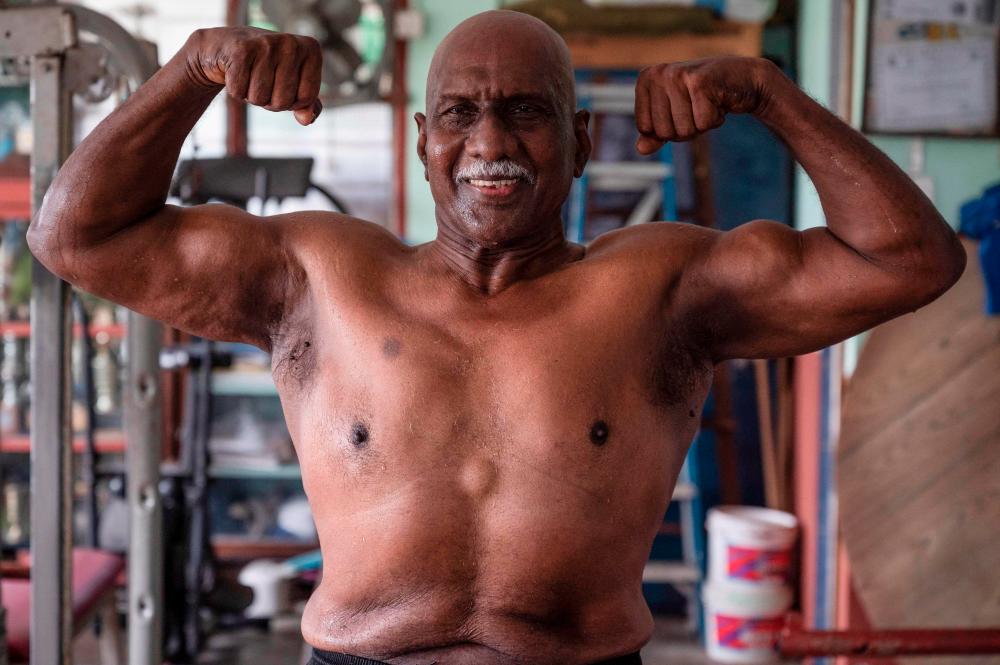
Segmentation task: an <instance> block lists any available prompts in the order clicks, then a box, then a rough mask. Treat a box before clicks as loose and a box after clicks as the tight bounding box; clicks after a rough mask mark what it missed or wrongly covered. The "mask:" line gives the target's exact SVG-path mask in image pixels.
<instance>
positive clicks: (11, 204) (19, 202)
mask: <svg viewBox="0 0 1000 665" xmlns="http://www.w3.org/2000/svg"><path fill="white" fill-rule="evenodd" d="M28 219H31V179H30V178H27V177H21V176H16V177H9V176H0V222H7V221H10V220H17V221H27V220H28Z"/></svg>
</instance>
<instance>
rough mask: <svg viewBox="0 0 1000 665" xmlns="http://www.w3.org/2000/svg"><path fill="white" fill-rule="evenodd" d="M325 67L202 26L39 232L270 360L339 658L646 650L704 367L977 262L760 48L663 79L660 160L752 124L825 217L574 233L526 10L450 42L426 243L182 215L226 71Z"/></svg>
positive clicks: (668, 71) (838, 322)
mask: <svg viewBox="0 0 1000 665" xmlns="http://www.w3.org/2000/svg"><path fill="white" fill-rule="evenodd" d="M319 70H320V54H319V51H318V47H317V45H316V43H315V42H314V41H312V40H311V39H308V38H303V37H295V36H291V35H281V34H274V33H270V32H264V31H260V30H254V29H250V28H220V29H212V30H203V31H198V32H196V33H195V34H194V35H192V36H191V38H190V40H189V41H188V42H187V44H186V45H185V46H184V48H183V49H182V50H181V51H180V52H179V53H178V54H177V55H176V56H175V57H174V58H173V59H172V60H171V61H170V62H168V63H167V64H166V65H165V66H164V67H163V69H161V70H160V71H159V73H157V74H156V76H154V77H153V78H152V79H151V80H150V81H149V82H148V83H147V84H146V85H145V86H143V87H142V88H141V89H140V90H139V91H138V92H137V93H136V94H135V95H133V96H132V98H131V99H129V100H128V102H127V103H126V104H124V105H123V106H122V107H121V108H119V109H118V110H116V111H115V112H114V113H112V114H111V115H110V116H109V117H108V118H107V119H106V120H105V121H104V122H103V123H101V125H100V126H99V127H97V129H95V130H94V131H93V132H92V133H91V134H90V136H88V137H87V139H86V140H85V141H84V142H83V143H82V144H81V145H80V146H79V147H78V148H77V149H76V151H75V152H74V153H73V155H72V157H71V158H70V159H69V160H68V161H67V162H66V164H65V166H64V167H63V169H62V170H61V171H60V173H59V175H58V178H57V179H56V181H55V182H54V184H53V185H52V188H51V190H50V191H49V194H48V196H47V198H46V200H45V204H44V206H43V208H42V210H41V211H40V213H39V214H38V216H37V218H36V219H35V220H34V222H33V224H32V226H31V230H30V233H29V242H30V245H31V248H32V250H33V251H34V253H35V255H36V256H38V258H39V259H40V260H41V261H42V262H43V263H44V264H45V265H46V266H48V267H49V268H50V269H51V270H52V271H54V272H55V273H56V274H58V275H60V276H62V277H63V278H65V279H67V280H69V281H70V282H72V283H73V284H76V285H78V286H80V287H81V288H83V289H86V290H87V291H91V292H93V293H96V294H98V295H100V296H103V297H105V298H108V299H110V300H113V301H115V302H119V303H122V304H124V305H126V306H128V307H130V308H132V309H135V310H137V311H140V312H143V313H145V314H147V315H149V316H152V317H155V318H157V319H160V320H162V321H164V322H166V323H168V324H170V325H173V326H176V327H178V328H180V329H182V330H187V331H189V332H192V333H194V334H197V335H201V336H204V337H210V338H214V339H220V340H237V341H242V342H249V343H251V344H255V345H257V346H259V347H261V348H263V349H265V350H267V351H270V352H271V353H272V354H273V371H274V378H275V381H276V383H277V385H278V389H279V392H280V395H281V400H282V404H283V405H284V409H285V415H286V418H287V421H288V426H289V429H290V431H291V434H292V436H293V438H294V440H295V446H296V449H297V451H298V455H299V459H300V461H301V465H302V476H303V482H304V484H305V488H306V492H307V494H308V496H309V500H310V502H311V505H312V508H313V514H314V517H315V520H316V525H317V527H318V529H319V537H320V542H321V545H322V548H323V564H324V570H323V581H322V584H321V585H320V586H319V588H318V589H317V590H316V592H315V593H314V595H313V597H312V599H311V600H310V602H309V605H308V607H307V610H306V613H305V616H304V618H303V622H302V631H303V634H304V636H305V639H306V640H307V641H308V643H309V644H311V645H313V646H314V647H315V648H316V649H317V651H316V652H315V656H314V658H315V662H317V663H339V662H349V663H362V662H371V661H366V660H363V659H357V660H351V659H350V658H349V657H347V656H343V655H338V654H354V655H356V656H359V657H364V658H369V659H377V660H379V661H385V662H390V663H420V664H426V663H447V664H451V663H477V664H488V663H565V664H577V663H580V664H582V663H596V662H602V661H611V662H622V663H625V662H639V661H638V656H637V653H636V652H637V651H638V650H639V648H640V647H641V646H642V645H643V644H644V643H645V642H646V641H647V640H648V639H649V637H650V633H651V631H652V627H653V621H652V618H651V616H650V613H649V610H648V609H647V607H646V604H645V602H644V601H643V596H642V591H641V583H640V581H641V577H642V570H643V564H644V563H645V562H646V559H647V556H648V555H649V550H650V546H651V543H652V540H653V536H654V534H655V533H656V531H657V526H658V525H659V524H660V521H661V519H662V517H663V512H664V510H665V507H666V505H667V502H668V499H669V497H670V494H671V491H672V488H673V485H674V482H675V479H676V478H677V475H678V472H679V470H680V467H681V463H682V461H683V459H684V455H685V451H686V450H687V448H688V444H689V442H690V441H691V440H692V437H693V436H694V434H695V430H696V429H697V428H698V422H699V414H700V412H701V408H702V404H703V402H704V400H705V397H706V394H707V392H708V389H709V381H710V377H711V375H712V366H713V364H714V363H717V362H719V361H721V360H724V359H727V358H767V357H776V356H791V355H795V354H800V353H805V352H808V351H813V350H815V349H819V348H821V347H823V346H825V345H828V344H832V343H834V342H837V341H839V340H842V339H844V338H846V337H848V336H850V335H854V334H855V333H858V332H860V331H862V330H865V329H867V328H870V327H872V326H874V325H875V324H878V323H880V322H882V321H885V320H886V319H889V318H892V317H894V316H897V315H899V314H903V313H905V312H909V311H912V310H914V309H916V308H918V307H920V306H922V305H924V304H926V303H928V302H929V301H931V300H933V299H934V298H935V297H936V296H938V295H939V294H941V293H942V292H943V291H945V290H946V289H947V288H948V287H949V286H950V285H951V284H952V283H953V282H954V281H955V280H956V279H957V277H958V276H959V274H960V273H961V271H962V268H963V266H964V261H965V255H964V252H963V251H962V249H961V247H960V245H959V243H958V242H957V240H956V237H955V235H954V233H952V231H951V230H950V229H949V227H948V226H947V224H946V223H945V222H944V221H943V220H942V219H941V217H940V216H939V215H938V213H937V212H936V211H935V209H934V207H933V205H931V203H930V202H929V201H928V200H927V199H926V198H925V197H924V196H923V194H921V193H920V191H919V190H918V189H917V188H916V187H915V186H914V185H913V183H912V182H910V180H909V179H908V178H907V177H906V176H905V175H904V174H903V173H902V172H901V171H900V170H899V169H898V168H897V167H896V166H895V165H894V164H893V163H892V162H891V161H890V160H889V159H887V158H886V157H885V156H884V155H882V154H881V153H880V152H879V151H878V150H876V149H875V148H874V147H872V146H871V145H870V144H869V143H868V142H867V141H866V140H865V139H864V138H863V137H862V136H860V135H859V134H857V133H856V132H854V131H853V130H851V129H850V128H849V127H847V126H845V125H844V124H843V123H841V122H840V121H839V120H837V119H836V118H835V117H834V116H833V115H831V114H830V113H828V112H827V111H825V110H824V109H823V108H822V107H821V106H819V105H818V104H816V103H815V102H814V101H812V100H811V99H810V98H809V97H808V96H807V95H805V94H803V93H802V92H801V91H799V90H798V88H796V86H795V85H794V84H793V83H792V82H791V81H789V80H788V79H787V78H785V77H784V76H783V75H782V74H781V73H780V72H779V71H778V70H777V69H776V68H774V67H773V66H772V65H770V64H769V63H768V62H766V61H763V60H756V59H744V58H724V59H713V60H705V61H700V62H691V63H678V64H673V65H660V66H656V67H651V68H649V69H646V70H645V71H643V73H642V74H641V76H640V78H639V83H638V86H637V97H636V116H637V122H638V128H639V130H640V132H641V138H640V139H639V144H638V147H639V149H640V151H642V152H645V153H649V152H652V151H654V150H656V149H658V148H659V147H660V146H662V145H663V143H664V142H666V141H674V140H685V139H690V138H692V137H693V136H695V135H696V134H698V133H699V132H703V131H705V130H708V129H711V128H713V127H716V126H718V125H719V124H721V123H722V121H723V117H724V116H725V115H726V114H727V113H751V114H754V115H755V116H756V117H757V118H759V119H760V120H761V121H763V122H764V123H765V124H766V125H767V126H768V127H770V128H771V129H772V130H773V131H774V132H775V133H776V134H777V135H778V136H780V137H781V139H783V140H784V141H785V142H786V143H787V144H788V145H789V146H790V148H791V150H792V152H793V153H794V154H795V156H796V157H797V159H798V160H799V162H801V163H802V165H803V166H804V167H805V169H806V170H807V171H808V173H809V175H810V176H811V177H812V180H813V182H814V183H815V184H816V187H817V189H818V190H819V193H820V197H821V199H822V202H823V206H824V210H825V212H826V216H827V221H828V223H829V226H828V227H827V228H817V229H812V230H809V231H805V232H801V233H799V232H796V231H794V230H792V229H790V228H788V227H787V226H784V225H781V224H777V223H774V222H768V221H754V222H751V223H749V224H746V225H744V226H741V227H740V228H738V229H736V230H734V231H730V232H728V233H719V232H716V231H713V230H709V229H705V228H699V227H696V226H693V225H688V224H648V225H644V226H641V227H637V228H629V229H625V230H621V231H616V232H613V233H608V234H606V235H604V236H602V237H601V238H599V239H597V240H595V241H594V242H593V243H592V244H590V245H589V246H588V247H581V246H579V245H575V244H573V243H570V242H567V241H566V239H565V238H564V237H563V231H562V222H561V220H560V214H559V211H560V208H561V206H562V204H563V201H564V200H565V199H566V196H567V193H568V191H569V188H570V184H571V182H572V179H573V177H574V176H579V175H580V173H581V172H582V171H583V168H584V165H585V164H586V162H587V158H588V155H589V153H590V148H591V145H590V140H589V138H588V136H587V121H588V116H587V112H586V111H576V112H574V97H573V79H572V72H571V65H570V59H569V55H568V52H567V49H566V46H565V44H564V43H563V42H562V40H561V39H560V38H559V37H558V35H556V34H555V33H554V32H553V31H551V30H550V29H549V28H548V27H546V26H545V25H544V24H542V23H540V22H539V21H537V20H535V19H533V18H529V17H527V16H525V15H522V14H516V13H511V12H489V13H486V14H480V15H478V16H475V17H473V18H472V19H469V20H468V21H466V22H464V23H463V24H461V25H460V26H459V27H458V28H456V29H455V30H454V31H453V32H452V33H451V34H450V35H449V36H448V37H447V38H446V39H445V40H444V41H443V42H442V43H441V45H440V47H439V48H438V51H437V53H436V55H435V57H434V61H433V64H432V66H431V74H430V76H429V77H428V90H427V108H426V115H425V114H423V113H419V114H417V116H416V121H417V125H418V127H419V139H418V145H417V150H418V151H419V153H420V157H421V159H422V160H423V162H424V164H425V166H426V174H427V179H428V180H429V182H430V187H431V191H432V193H433V195H434V200H435V203H436V206H437V207H436V217H437V226H438V236H437V239H436V240H434V241H433V242H430V243H427V244H425V245H421V246H418V247H407V246H406V245H404V244H402V243H401V242H399V240H397V239H396V238H395V237H394V236H393V235H392V234H390V233H388V232H387V231H385V230H383V229H382V228H380V227H378V226H376V225H374V224H370V223H367V222H363V221H361V220H357V219H352V218H349V217H346V216H344V215H338V214H334V213H327V212H310V213H295V214H289V215H280V216H276V217H273V218H266V219H261V218H259V217H255V216H253V215H249V214H247V213H245V212H242V211H240V210H237V209H235V208H232V207H227V206H224V205H206V206H196V207H191V208H178V207H174V206H167V205H164V201H165V199H166V196H167V189H168V185H169V182H170V178H171V173H172V171H173V167H174V163H175V160H176V157H177V154H178V152H179V150H180V148H181V143H182V141H183V140H184V137H185V136H186V135H187V133H188V132H189V130H190V129H191V127H192V126H193V125H194V123H195V121H196V120H197V119H198V118H199V116H201V114H202V112H203V111H204V110H205V108H206V106H207V105H208V103H209V102H210V101H211V100H212V98H213V97H215V96H216V94H217V93H218V92H219V91H220V90H222V89H223V87H225V88H226V90H227V92H228V93H229V94H231V95H234V96H235V97H237V98H239V99H246V100H247V101H249V102H250V103H252V104H256V105H259V106H264V107H265V108H268V109H271V110H275V111H280V110H287V109H292V110H293V111H294V113H295V116H296V118H298V119H299V121H300V122H302V123H308V122H311V121H312V120H313V119H314V118H315V116H316V115H317V113H318V112H319V104H318V102H317V99H316V97H317V94H318V92H319V80H320V76H319ZM292 660H293V658H292V657H291V656H290V657H289V662H292Z"/></svg>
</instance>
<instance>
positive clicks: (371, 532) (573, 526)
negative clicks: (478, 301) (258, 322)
mask: <svg viewBox="0 0 1000 665" xmlns="http://www.w3.org/2000/svg"><path fill="white" fill-rule="evenodd" d="M452 411H454V412H457V413H459V414H462V413H463V410H462V409H461V408H460V407H459V408H454V409H453V410H452ZM636 411H638V412H635V413H632V414H630V416H631V417H630V418H628V419H627V420H626V419H625V418H624V414H616V415H615V417H613V418H612V417H611V416H609V415H607V414H605V416H603V417H604V418H607V419H609V420H612V424H611V426H610V427H611V428H612V430H611V434H610V436H609V438H608V440H607V441H605V442H604V443H603V444H602V445H597V444H595V443H594V442H593V441H591V440H590V439H589V438H588V437H587V423H588V422H589V420H592V419H593V414H592V413H587V414H580V416H579V417H574V416H573V415H572V414H571V413H564V414H562V415H561V417H560V418H558V419H556V420H555V421H554V422H548V423H547V422H540V421H538V420H537V419H535V418H531V417H530V415H531V414H530V413H529V412H521V413H520V414H519V415H520V418H519V421H520V423H521V426H520V427H517V428H514V429H510V425H509V422H508V423H507V427H506V428H504V429H503V430H502V431H503V432H504V435H503V436H497V435H496V430H494V434H493V435H490V434H489V432H490V429H489V426H490V425H491V423H492V425H493V426H495V424H496V423H495V420H496V419H495V418H492V419H489V418H488V419H487V422H486V423H485V424H484V423H482V422H476V421H475V418H474V417H473V416H472V415H469V420H467V421H466V422H465V423H464V424H463V425H461V426H459V427H458V428H457V429H458V430H460V431H462V432H464V433H465V437H464V438H455V437H454V435H455V433H456V430H455V428H454V427H449V428H447V431H441V430H438V431H428V430H421V431H417V432H414V431H409V428H403V429H396V430H393V429H392V428H391V427H389V426H388V425H386V426H385V428H383V429H382V431H383V432H386V433H385V434H384V435H383V436H382V437H379V436H376V435H375V434H374V430H376V429H378V428H377V427H373V435H372V441H371V449H369V450H350V449H348V448H347V447H343V448H341V449H338V451H337V452H336V453H330V452H329V451H326V452H327V454H318V452H317V451H319V450H321V449H323V448H324V446H321V445H318V442H315V443H314V444H310V445H305V446H300V457H301V458H302V463H303V480H304V483H305V485H306V489H307V493H308V494H309V498H310V503H311V505H312V506H313V512H314V516H315V519H316V523H317V528H318V530H319V534H320V541H321V546H322V550H323V559H324V573H323V581H322V583H321V585H320V587H319V588H318V589H317V591H316V593H315V595H314V596H313V598H312V599H311V601H310V603H309V606H308V611H307V614H306V616H305V617H304V620H303V633H304V635H305V637H306V640H307V641H308V642H309V643H310V644H313V645H314V646H316V647H319V648H324V649H328V650H334V651H347V652H351V653H359V654H361V655H368V656H370V657H381V658H388V657H390V656H400V655H405V654H412V653H416V652H422V651H424V650H426V649H429V648H437V647H447V648H461V649H468V648H469V646H470V645H476V646H481V647H483V648H486V649H488V650H489V653H491V654H495V655H496V656H497V659H496V662H505V661H504V660H503V658H506V657H512V658H515V660H517V659H518V658H521V659H524V658H527V659H529V660H536V661H538V660H539V659H540V655H539V654H538V653H537V652H533V653H530V654H529V653H524V652H523V650H524V649H525V645H531V648H532V649H538V648H541V649H543V650H545V651H546V652H547V653H548V654H549V656H546V657H551V658H553V659H556V660H559V659H562V661H563V662H573V660H575V659H576V658H581V657H582V658H585V659H586V660H596V659H599V658H603V657H607V656H613V655H616V654H617V653H620V652H625V651H630V650H635V649H637V648H638V647H639V646H641V644H642V643H644V642H645V640H646V639H648V636H649V631H650V630H651V625H652V624H651V618H650V616H649V613H648V610H647V609H646V605H645V602H644V600H643V598H642V593H641V576H642V568H643V565H644V563H645V561H646V558H647V557H648V554H649V548H650V545H651V543H652V539H653V537H654V535H655V533H656V529H657V527H658V525H659V523H660V521H661V520H662V516H663V511H664V510H665V508H666V504H667V501H668V497H669V494H670V492H671V490H672V487H673V483H674V481H675V479H676V477H677V473H678V471H679V469H680V465H681V463H682V461H683V456H684V453H685V451H686V449H687V445H688V443H689V441H690V437H691V435H693V427H692V425H691V424H690V419H689V418H688V416H687V414H686V413H685V414H683V415H684V419H683V420H681V421H680V422H676V423H674V422H665V417H664V415H663V414H662V413H657V412H654V411H653V410H652V409H650V410H648V412H647V411H645V410H643V409H637V410H636ZM386 420H387V421H391V420H392V418H387V419H386ZM459 420H461V418H459ZM450 422H452V423H454V422H455V419H454V418H452V419H451V421H450ZM484 427H485V429H484ZM317 429H320V430H321V429H322V428H317ZM430 429H431V430H433V428H430ZM389 432H392V434H389ZM581 432H582V434H581ZM666 432H673V433H674V434H673V436H671V437H669V438H668V437H667V436H666V434H665V433H666ZM352 457H353V458H352ZM473 660H474V661H475V662H490V659H489V658H486V656H485V655H484V654H482V653H479V654H477V655H476V656H475V658H473ZM541 660H544V658H542V659H541Z"/></svg>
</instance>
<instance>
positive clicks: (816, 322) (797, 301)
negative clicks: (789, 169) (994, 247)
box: [678, 220, 914, 361]
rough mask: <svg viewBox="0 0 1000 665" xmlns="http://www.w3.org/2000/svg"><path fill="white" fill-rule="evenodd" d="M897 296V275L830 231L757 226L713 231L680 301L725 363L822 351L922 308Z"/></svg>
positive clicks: (699, 334) (695, 258)
mask: <svg viewBox="0 0 1000 665" xmlns="http://www.w3.org/2000/svg"><path fill="white" fill-rule="evenodd" d="M899 293H900V284H899V276H898V272H897V271H895V270H893V269H892V267H891V266H883V265H880V264H879V263H878V262H877V261H875V260H872V259H871V258H869V257H865V256H864V255H862V254H860V253H858V252H857V251H856V250H855V249H854V248H852V247H850V246H849V245H847V244H846V243H844V242H843V241H841V240H840V239H839V238H837V236H835V235H834V234H833V233H831V232H830V231H829V230H828V229H826V228H814V229H809V230H806V231H796V230H794V229H792V228H790V227H788V226H786V225H784V224H780V223H778V222H772V221H764V220H758V221H754V222H749V223H747V224H744V225H742V226H739V227H737V228H736V229H734V230H732V231H729V232H725V233H721V232H706V236H705V238H704V239H703V242H702V243H701V248H700V249H699V251H698V252H697V253H695V254H694V255H693V257H692V259H691V261H690V264H689V266H688V267H687V269H686V270H685V274H684V278H683V280H682V284H681V288H680V290H679V296H678V297H679V300H680V307H681V308H682V309H683V310H684V316H685V317H688V319H689V320H690V321H692V322H693V325H694V330H696V331H697V333H696V334H697V337H698V341H699V344H700V345H701V346H702V347H703V348H704V349H705V352H706V354H707V355H708V356H710V357H711V358H712V359H713V360H717V361H718V360H724V359H727V358H774V357H785V356H793V355H799V354H802V353H807V352H811V351H815V350H817V349H821V348H823V347H825V346H828V345H830V344H833V343H836V342H839V341H841V340H843V339H846V338H848V337H850V336H852V335H855V334H858V333H860V332H863V331H864V330H867V329H869V328H871V327H873V326H875V325H877V324H878V323H881V322H882V321H885V320H887V319H890V318H893V317H895V316H899V315H900V314H903V313H906V312H907V311H911V310H912V309H914V306H913V304H912V303H911V302H910V301H908V300H906V299H902V298H900V297H899Z"/></svg>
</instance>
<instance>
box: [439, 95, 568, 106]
mask: <svg viewBox="0 0 1000 665" xmlns="http://www.w3.org/2000/svg"><path fill="white" fill-rule="evenodd" d="M477 99H478V96H477V95H468V94H460V93H455V92H446V93H441V94H439V95H438V96H437V105H439V106H440V105H441V104H450V103H454V102H473V101H476V100H477ZM500 101H502V102H522V101H524V102H540V103H543V104H547V105H550V106H551V105H552V104H554V103H555V102H554V100H552V99H550V97H549V95H545V94H543V93H541V92H515V93H514V94H512V95H506V96H503V97H501V98H500Z"/></svg>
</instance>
